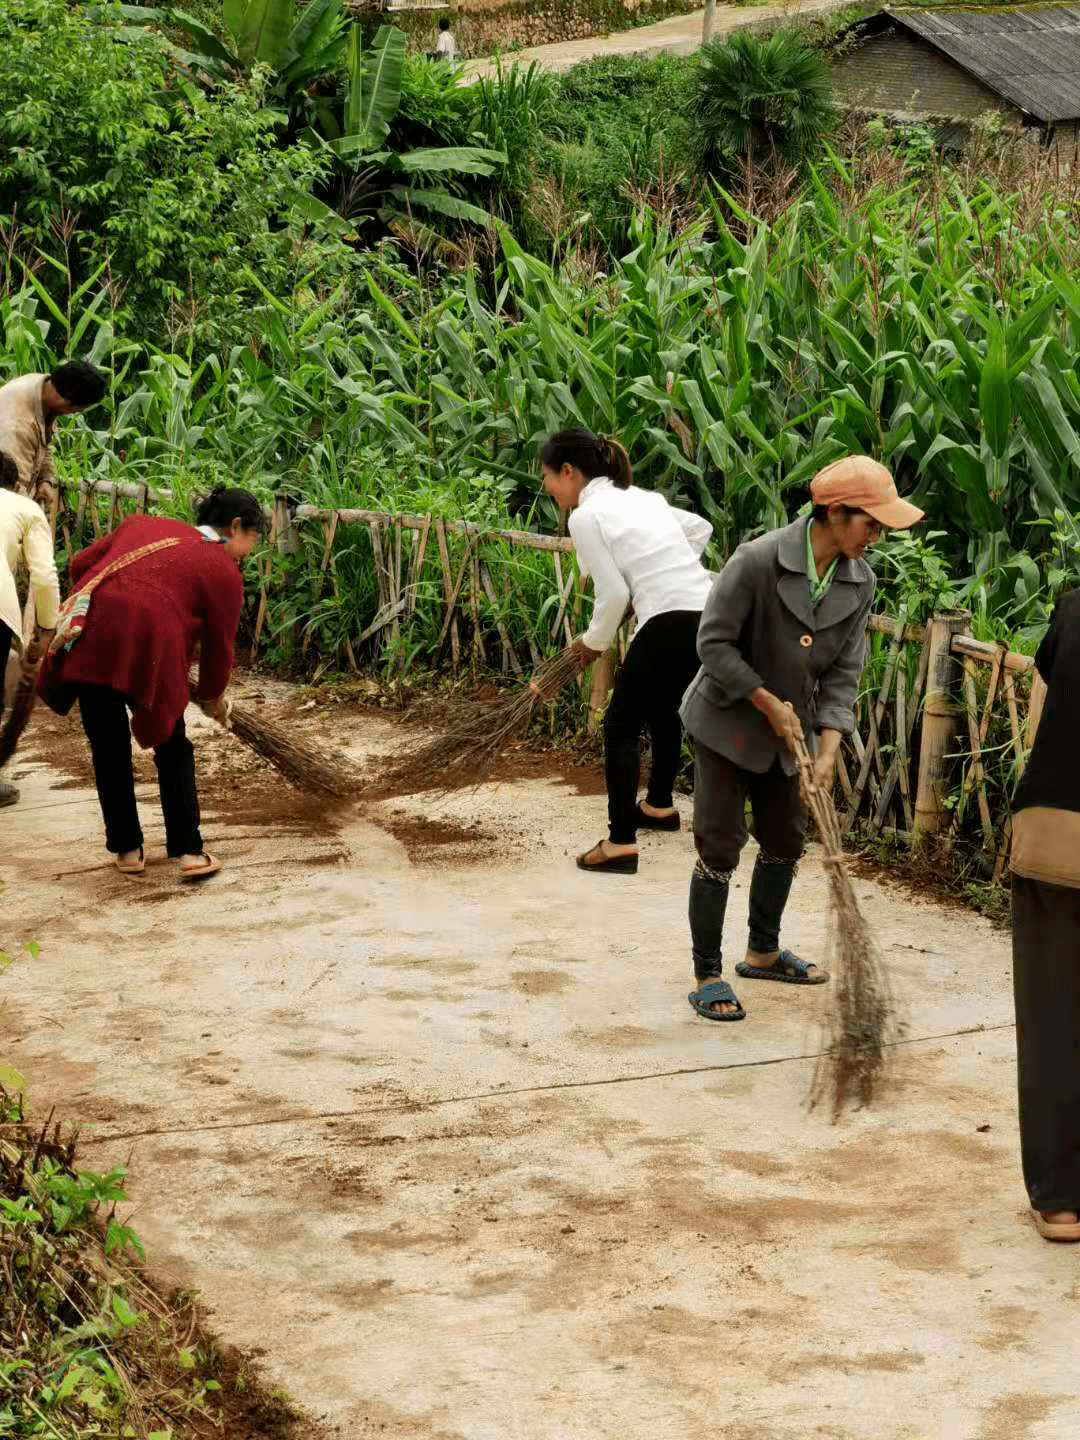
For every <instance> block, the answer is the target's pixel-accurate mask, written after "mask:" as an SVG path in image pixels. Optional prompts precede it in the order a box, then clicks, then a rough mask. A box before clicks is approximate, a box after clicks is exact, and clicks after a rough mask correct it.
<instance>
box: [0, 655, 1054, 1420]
mask: <svg viewBox="0 0 1080 1440" xmlns="http://www.w3.org/2000/svg"><path fill="white" fill-rule="evenodd" d="M252 688H253V687H252V686H251V685H247V686H245V685H244V684H241V685H240V687H239V689H240V698H241V699H243V700H246V701H248V702H249V703H253V704H257V703H258V700H259V697H258V696H253V695H252V694H251V690H252ZM263 688H264V690H265V694H266V696H267V697H268V698H267V700H266V712H265V713H267V714H268V715H269V716H270V718H272V719H277V720H284V721H285V723H289V724H295V725H296V726H297V727H298V729H299V733H301V734H303V735H304V736H305V737H306V738H308V739H312V740H316V739H318V738H319V737H320V736H321V737H323V738H324V739H325V740H326V741H327V742H332V743H340V744H341V745H342V746H344V747H345V748H346V749H347V750H348V751H349V753H351V754H352V755H353V756H355V757H356V759H357V762H358V764H361V765H367V766H368V767H369V770H370V772H371V773H373V774H374V773H376V772H377V771H378V770H379V769H380V768H381V767H383V766H385V765H386V764H387V763H388V762H389V760H390V759H391V757H393V758H396V757H398V756H399V755H400V753H401V750H402V747H403V744H404V743H405V740H406V738H407V736H408V732H407V731H406V729H405V727H403V725H402V724H401V723H400V722H398V721H395V720H394V719H393V718H390V717H388V716H385V715H379V714H363V713H360V712H357V711H350V710H348V708H347V707H345V706H342V707H337V708H331V709H330V710H328V711H326V712H323V711H318V712H300V713H299V714H296V715H295V716H294V718H292V719H289V718H288V712H287V710H286V708H285V707H286V700H287V696H286V692H285V691H284V689H283V687H268V688H267V687H263ZM192 725H193V727H194V728H197V729H198V732H199V733H198V744H199V754H200V763H201V765H202V768H203V799H204V811H205V826H204V828H205V831H206V836H207V841H208V843H209V845H210V847H211V849H213V850H215V851H216V852H218V853H220V854H221V856H222V858H223V859H224V861H225V862H226V869H225V870H224V872H223V873H222V875H221V876H219V877H217V878H216V879H214V880H213V881H211V882H210V883H209V885H208V886H207V887H206V888H205V889H181V888H180V887H179V886H178V885H177V884H176V883H175V881H174V879H173V876H172V871H171V868H170V867H168V866H167V865H166V864H165V863H164V861H163V860H161V859H160V856H161V830H160V822H159V820H158V818H157V815H156V811H155V809H154V808H153V807H152V806H151V805H149V804H147V806H146V807H145V810H146V818H147V819H148V820H149V821H150V824H149V825H148V827H147V828H148V842H149V846H148V848H149V853H150V860H151V864H150V865H149V868H148V872H147V874H146V876H145V877H143V878H142V879H141V880H136V881H131V880H125V879H124V878H123V877H121V876H119V875H118V874H116V872H115V871H113V870H111V869H110V868H109V867H108V866H107V864H105V863H104V856H103V854H102V852H101V851H99V850H98V849H97V842H98V831H99V824H100V822H99V819H98V816H97V813H96V808H95V804H94V800H93V795H92V792H91V791H90V789H89V788H88V784H87V771H86V762H85V754H84V747H83V742H82V740H81V737H80V736H79V735H78V734H77V732H76V729H75V726H74V725H67V724H66V723H65V722H59V721H56V720H55V718H54V717H44V718H43V717H37V718H35V722H34V725H33V726H32V728H31V732H30V735H29V736H28V742H29V743H28V749H27V751H26V752H25V755H24V756H23V757H21V758H20V760H19V761H18V762H17V763H16V767H15V769H16V778H18V779H19V781H20V783H21V785H22V787H23V800H22V803H21V804H20V805H19V806H18V807H16V808H15V809H13V810H9V811H6V812H5V814H4V817H3V826H4V837H5V843H4V847H3V857H2V861H0V879H2V881H3V884H4V890H3V920H2V927H0V947H2V948H4V949H6V950H8V951H9V952H11V953H14V954H16V955H17V956H18V958H17V959H16V960H15V961H14V963H13V964H11V965H10V966H8V967H7V969H6V970H5V971H4V972H3V976H2V979H0V985H2V990H0V1004H2V1006H3V1008H2V1010H0V1026H2V1029H3V1037H4V1038H3V1046H2V1056H3V1059H4V1060H5V1061H10V1062H11V1063H14V1064H16V1065H17V1066H18V1067H19V1069H20V1070H22V1072H23V1073H24V1074H25V1075H26V1077H27V1080H28V1083H29V1085H30V1089H31V1092H32V1096H33V1100H34V1103H35V1106H36V1107H37V1108H38V1109H39V1110H43V1109H45V1108H46V1107H48V1106H51V1105H55V1106H56V1107H57V1110H58V1113H59V1114H61V1115H64V1116H66V1117H68V1118H69V1119H71V1120H75V1121H79V1122H81V1123H83V1125H84V1126H85V1127H86V1129H85V1132H84V1144H83V1150H82V1159H83V1163H84V1164H85V1165H87V1166H89V1167H90V1168H94V1169H103V1168H105V1167H106V1166H108V1165H111V1164H114V1163H124V1162H125V1161H127V1160H128V1158H129V1156H130V1157H131V1169H132V1175H131V1185H130V1189H131V1194H132V1197H133V1200H134V1218H133V1223H134V1225H135V1226H136V1227H137V1229H138V1230H139V1231H140V1233H141V1234H142V1235H143V1237H144V1238H145V1240H146V1243H147V1247H148V1250H149V1253H150V1255H151V1257H152V1261H153V1266H154V1268H155V1270H156V1271H157V1273H158V1274H159V1275H163V1276H164V1277H165V1278H166V1279H171V1280H174V1281H176V1282H178V1283H182V1284H185V1285H190V1286H194V1287H196V1288H198V1289H199V1290H200V1291H201V1292H202V1294H203V1296H204V1297H205V1299H206V1301H207V1303H208V1305H209V1306H210V1309H211V1318H212V1322H213V1324H214V1325H215V1326H216V1328H218V1329H219V1330H220V1331H221V1333H222V1334H223V1335H224V1336H225V1337H226V1338H228V1339H230V1340H232V1341H234V1342H236V1343H238V1344H241V1345H245V1346H248V1347H251V1348H252V1349H254V1350H255V1351H256V1352H257V1353H258V1354H260V1355H261V1357H262V1362H263V1364H264V1365H265V1367H266V1369H267V1371H268V1374H269V1377H270V1378H271V1379H272V1380H273V1381H276V1382H277V1383H280V1384H281V1385H283V1386H285V1387H287V1388H288V1389H289V1390H290V1391H291V1392H292V1394H293V1395H294V1397H295V1398H296V1399H297V1400H298V1401H299V1402H301V1403H302V1404H303V1405H305V1406H307V1407H309V1408H310V1410H311V1411H312V1413H313V1414H315V1415H316V1416H318V1417H321V1420H320V1433H322V1432H323V1431H324V1432H325V1433H326V1434H330V1435H339V1436H343V1437H346V1440H367V1437H374V1436H379V1437H385V1440H396V1437H425V1440H569V1437H575V1440H576V1437H588V1440H592V1437H608V1436H618V1437H620V1440H654V1437H669V1436H670V1437H677V1440H699V1437H701V1440H704V1437H710V1440H712V1437H715V1436H716V1435H717V1434H719V1435H722V1436H724V1437H726V1440H805V1437H808V1436H812V1437H828V1440H883V1437H884V1440H894V1437H895V1440H938V1437H941V1440H1017V1437H1024V1440H1051V1437H1054V1440H1058V1437H1060V1440H1065V1437H1073V1436H1075V1435H1076V1434H1077V1433H1078V1431H1080V1394H1078V1389H1080V1387H1078V1382H1077V1378H1076V1377H1077V1366H1076V1361H1075V1338H1074V1337H1075V1335H1076V1327H1077V1320H1078V1305H1080V1269H1078V1261H1080V1256H1078V1255H1077V1254H1076V1253H1075V1251H1070V1250H1069V1249H1068V1248H1066V1247H1057V1248H1055V1247H1052V1246H1049V1245H1047V1244H1045V1243H1044V1242H1042V1241H1040V1240H1038V1239H1037V1237H1036V1236H1035V1235H1034V1233H1033V1231H1032V1230H1031V1228H1030V1226H1029V1224H1028V1222H1027V1220H1026V1218H1025V1213H1024V1198H1023V1193H1022V1189H1021V1182H1020V1176H1019V1173H1018V1164H1017V1159H1016V1152H1017V1136H1016V1125H1015V1106H1014V1097H1013V1082H1014V1064H1013V1031H1012V1010H1011V1001H1010V991H1009V967H1008V940H1007V936H1006V935H1004V934H1002V933H1000V932H996V931H994V930H993V929H992V928H991V927H990V926H989V925H988V924H987V923H986V922H984V921H982V920H980V919H979V918H976V917H973V916H972V915H970V914H968V913H966V912H964V911H961V910H944V909H941V908H938V907H935V906H933V905H931V904H927V903H921V902H919V901H917V900H913V899H912V898H910V897H908V896H906V895H904V894H902V893H899V892H896V891H893V890H888V889H884V888H882V887H880V886H878V885H876V884H873V883H870V882H868V881H865V880H861V879H860V880H858V881H857V882H856V886H857V889H858V891H859V899H860V903H861V905H862V906H863V909H864V911H865V913H866V914H867V915H868V917H870V918H872V921H873V924H874V926H875V928H876V931H877V933H878V935H879V937H880V940H881V943H882V948H883V952H884V954H885V956H886V959H887V961H888V963H889V966H890V969H891V972H892V979H893V982H894V984H895V987H896V991H897V994H898V996H899V998H900V1000H901V1003H902V1005H903V1009H904V1018H905V1019H906V1021H907V1026H908V1028H907V1035H906V1037H905V1040H904V1042H903V1043H902V1044H901V1045H900V1046H899V1047H898V1048H897V1049H896V1065H895V1072H894V1076H893V1082H892V1083H893V1089H892V1091H891V1093H890V1094H889V1095H888V1096H887V1098H886V1101H885V1102H884V1103H883V1104H882V1105H881V1106H880V1107H878V1108H875V1109H874V1110H873V1111H870V1112H860V1113H859V1114H857V1115H855V1116H854V1117H853V1118H851V1119H849V1120H846V1121H845V1122H844V1123H843V1124H842V1125H840V1126H838V1127H835V1128H834V1127H832V1126H830V1124H829V1123H828V1119H827V1117H826V1116H824V1115H821V1114H818V1113H816V1112H815V1113H814V1114H810V1115H808V1114H807V1113H806V1111H805V1109H804V1103H803V1102H804V1099H805V1096H806V1093H807V1088H808V1084H809V1080H810V1076H811V1073H812V1069H813V1059H812V1058H808V1057H809V1055H810V1052H811V1051H812V1049H813V1044H814V1039H815V1033H816V1031H815V1026H814V1024H813V1017H814V1014H815V1011H816V1007H817V1006H818V1005H819V1004H821V1003H822V997H823V991H815V990H809V991H801V990H798V989H795V988H793V987H789V986H784V985H768V984H761V983H758V984H756V985H755V984H754V983H753V982H749V983H748V982H742V984H741V985H740V986H739V994H740V997H741V998H742V1000H743V1002H744V1003H745V1005H746V1006H747V1009H748V1011H749V1017H748V1019H747V1020H746V1021H745V1022H743V1023H741V1024H735V1025H732V1024H724V1025H720V1024H712V1025H710V1024H709V1023H707V1022H705V1021H703V1020H699V1019H697V1018H695V1017H694V1016H693V1014H692V1013H691V1011H690V1009H689V1007H688V1006H687V1004H686V1001H685V993H686V990H687V989H688V960H687V935H686V922H685V902H686V884H687V877H688V874H689V870H690V867H691V856H692V849H691V842H690V839H689V836H688V835H687V834H686V832H685V831H684V832H683V833H682V834H681V835H676V836H656V837H653V836H649V837H645V839H644V843H643V859H642V866H641V871H640V873H639V874H638V876H637V877H636V878H628V877H596V876H587V875H583V874H581V873H580V872H578V871H577V870H576V869H575V868H574V864H573V855H574V853H575V851H576V850H578V849H580V848H583V847H584V846H585V845H587V844H589V843H591V842H592V841H594V840H595V839H596V836H597V835H598V834H599V833H600V831H601V829H602V811H603V803H602V800H601V798H600V797H599V796H597V795H596V794H585V793H580V789H581V787H575V785H573V784H572V783H568V781H567V778H565V777H562V778H561V777H560V776H559V775H558V773H557V770H556V769H552V770H551V772H550V774H548V775H547V778H545V776H544V773H543V769H542V767H540V766H538V765H536V764H532V765H531V766H529V767H525V768H528V770H529V775H528V778H524V779H522V780H521V781H520V782H519V783H517V784H514V785H512V786H511V785H507V784H501V785H495V784H489V785H484V786H482V787H480V788H478V789H476V790H475V791H471V792H468V793H458V794H455V795H451V796H448V797H443V798H441V799H439V800H438V801H437V802H432V803H431V808H430V809H429V808H427V806H426V805H425V801H424V800H423V798H422V797H407V798H399V799H396V800H395V799H389V800H383V801H379V802H377V803H376V802H374V801H371V802H369V803H368V804H367V806H366V807H363V806H362V807H360V808H354V809H351V810H345V811H342V812H338V813H336V814H335V813H332V812H328V811H327V810H326V808H325V806H323V805H321V804H320V803H318V802H312V801H309V800H303V799H297V797H295V795H294V794H293V793H292V792H290V791H289V790H288V789H287V787H285V786H284V785H282V784H281V783H280V782H278V781H277V780H276V779H275V778H274V776H273V775H272V774H270V773H268V772H266V771H265V770H263V769H261V768H259V766H258V764H257V763H256V762H255V761H253V759H252V757H251V756H250V754H248V753H247V752H245V751H243V750H242V749H241V748H240V747H239V746H238V744H237V742H236V741H235V740H234V739H233V738H231V737H228V736H225V735H222V734H220V733H217V732H215V730H214V728H213V727H212V726H211V724H210V722H208V721H207V722H204V721H203V719H202V717H200V716H198V715H195V716H193V717H192ZM139 773H140V787H141V790H143V791H145V793H147V794H149V793H150V791H151V787H150V785H149V783H148V782H149V779H150V777H151V776H152V767H150V766H149V765H148V763H147V760H146V758H145V757H143V758H142V759H141V760H140V772H139ZM583 773H584V774H585V778H586V779H590V780H591V781H593V782H595V776H594V775H588V774H587V773H586V772H583ZM570 779H571V780H572V779H573V775H571V776H570ZM585 788H589V787H588V786H586V787H585ZM591 788H592V789H594V790H595V788H596V786H595V783H593V784H592V787H591ZM680 805H684V802H680ZM684 813H685V810H684ZM751 859H752V857H750V856H748V857H747V858H746V861H745V863H744V867H743V868H742V870H741V871H740V873H739V875H738V876H737V877H736V882H735V883H736V888H735V890H734V895H733V905H732V910H733V912H734V917H733V918H734V921H735V929H736V930H738V928H739V924H740V922H741V918H742V915H741V913H740V912H744V910H745V897H746V881H747V875H748V869H747V867H748V865H749V864H750V862H751ZM825 905H826V886H825V881H824V877H823V873H822V868H821V866H820V864H819V863H818V862H817V860H816V859H815V858H814V856H813V853H811V856H810V857H809V858H808V859H807V861H806V862H805V863H804V865H803V867H802V871H801V874H800V876H799V879H798V881H797V886H796V889H795V891H794V895H793V901H792V906H791V912H790V927H789V929H788V932H787V935H786V939H787V941H788V943H790V944H791V945H792V946H793V947H794V948H796V949H799V950H801V951H802V952H803V953H804V954H805V955H806V956H808V957H809V958H811V959H816V958H818V956H819V954H820V947H821V945H822V921H823V916H824V913H825ZM30 940H33V941H36V942H37V943H38V944H39V945H40V947H41V950H40V954H38V955H37V956H36V957H31V955H30V954H28V953H24V952H22V951H21V950H20V949H19V947H20V945H21V943H22V942H24V941H30ZM732 958H737V957H735V956H734V955H733V956H732ZM313 1433H314V1432H313Z"/></svg>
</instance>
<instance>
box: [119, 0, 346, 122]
mask: <svg viewBox="0 0 1080 1440" xmlns="http://www.w3.org/2000/svg"><path fill="white" fill-rule="evenodd" d="M120 13H121V15H122V16H123V17H124V19H125V20H127V22H128V24H129V25H130V26H133V27H143V26H147V25H154V26H157V27H159V28H162V29H164V28H169V29H172V30H179V31H180V32H181V34H182V35H184V36H185V38H186V41H187V45H186V46H180V45H172V44H171V45H170V49H171V51H172V54H173V58H174V59H175V60H176V62H177V64H179V65H182V66H183V67H184V68H185V69H187V70H189V71H191V72H192V73H193V74H195V75H196V76H199V77H201V78H204V79H205V80H206V81H208V82H209V83H210V84H212V85H216V84H222V83H226V82H228V81H231V80H236V79H237V78H239V77H240V76H243V75H246V74H249V73H250V71H251V69H252V67H253V66H255V65H257V64H258V65H265V66H267V68H268V69H269V71H270V84H269V91H268V96H269V99H270V100H271V101H275V102H277V103H278V104H280V105H281V106H282V107H284V108H285V109H286V110H288V111H289V112H290V114H292V115H294V116H295V115H296V114H297V113H299V114H300V115H301V116H302V117H303V118H304V119H306V120H307V122H308V123H312V122H313V121H314V120H316V119H318V120H320V121H322V120H324V119H325V120H327V121H328V122H329V123H333V122H332V120H331V111H330V106H329V104H328V103H327V102H322V103H320V102H319V101H318V100H317V99H313V98H312V97H310V96H309V95H308V93H307V92H308V89H309V87H310V86H311V84H312V82H313V81H314V80H317V79H318V78H319V77H320V76H322V75H327V74H331V73H333V72H334V71H336V70H337V68H338V66H339V65H340V62H341V55H342V51H343V48H344V42H345V30H346V25H347V23H348V21H347V16H346V12H345V8H344V5H343V3H342V0H310V4H308V5H305V6H304V8H303V9H302V10H300V11H299V13H298V12H297V7H296V4H295V0H224V4H223V7H222V21H223V24H224V28H225V31H226V32H227V34H228V36H229V39H230V41H231V44H228V43H226V42H225V41H223V40H221V39H220V38H219V37H218V36H217V35H216V34H215V33H214V31H213V30H212V29H211V28H210V27H209V26H208V25H206V24H204V23H203V22H202V21H201V20H199V19H198V18H197V17H196V16H194V15H191V14H189V13H188V12H187V11H186V10H184V9H182V8H179V7H177V6H174V5H164V6H143V5H121V6H120Z"/></svg>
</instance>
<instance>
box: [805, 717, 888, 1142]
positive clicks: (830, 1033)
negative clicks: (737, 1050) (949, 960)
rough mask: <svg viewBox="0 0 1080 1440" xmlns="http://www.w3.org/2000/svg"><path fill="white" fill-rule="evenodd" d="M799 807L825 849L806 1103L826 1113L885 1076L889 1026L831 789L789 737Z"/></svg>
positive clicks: (867, 1096)
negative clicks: (821, 980) (818, 1048)
mask: <svg viewBox="0 0 1080 1440" xmlns="http://www.w3.org/2000/svg"><path fill="white" fill-rule="evenodd" d="M789 743H790V746H791V751H792V753H793V755H794V757H795V760H796V762H797V764H798V767H799V783H800V787H801V789H802V793H803V799H804V801H805V803H806V806H807V809H808V810H809V811H810V813H811V814H812V815H813V817H814V820H815V822H816V824H817V828H818V834H819V836H820V837H821V843H822V845H823V847H824V849H825V873H826V875H827V876H828V885H829V920H828V940H827V952H828V955H829V969H830V971H831V972H832V982H833V983H832V986H831V987H830V994H829V1003H828V1004H827V1005H826V1008H825V1012H824V1016H823V1019H822V1030H823V1040H824V1044H823V1047H822V1054H821V1056H820V1058H819V1059H818V1062H817V1065H816V1066H815V1069H814V1077H813V1080H812V1081H811V1085H810V1105H811V1108H813V1107H814V1106H816V1105H819V1104H827V1105H828V1107H829V1110H830V1112H831V1115H832V1118H833V1120H834V1121H835V1120H838V1119H839V1118H840V1116H841V1114H842V1113H843V1111H844V1110H845V1109H846V1108H847V1106H849V1105H855V1106H862V1105H869V1104H870V1102H871V1101H872V1100H873V1099H874V1097H875V1095H876V1094H877V1093H878V1092H879V1090H880V1088H881V1085H882V1083H883V1081H884V1077H885V1067H886V1059H887V1054H888V1048H887V1047H888V1044H889V1041H890V1040H891V1039H892V1038H893V1037H894V1035H895V1032H896V1022H895V1009H894V1003H893V996H892V990H891V987H890V985H889V979H888V974H887V972H886V970H885V964H884V961H883V959H882V956H881V951H880V950H879V948H878V944H877V941H876V939H875V938H874V932H873V930H872V929H871V927H870V925H869V923H868V921H867V919H866V917H865V916H864V915H863V913H862V910H861V909H860V908H859V902H858V900H857V899H856V897H855V891H854V889H853V887H852V884H851V877H850V876H849V875H848V872H847V867H846V865H845V862H844V849H843V840H842V835H841V831H840V821H839V820H838V818H837V815H836V809H835V807H834V806H833V802H832V796H831V795H828V794H827V793H825V792H824V791H822V790H820V789H818V787H817V786H816V785H815V784H814V779H813V774H814V766H813V761H812V760H811V758H810V754H809V752H808V750H807V748H806V745H805V743H804V742H803V741H802V740H801V739H799V740H791V741H790V742H789Z"/></svg>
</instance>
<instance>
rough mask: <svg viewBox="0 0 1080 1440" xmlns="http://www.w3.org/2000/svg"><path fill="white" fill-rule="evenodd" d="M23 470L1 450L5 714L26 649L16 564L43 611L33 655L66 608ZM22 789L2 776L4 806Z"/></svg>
mask: <svg viewBox="0 0 1080 1440" xmlns="http://www.w3.org/2000/svg"><path fill="white" fill-rule="evenodd" d="M18 481H19V471H18V467H17V466H16V464H15V461H14V460H13V459H12V458H11V456H10V455H8V454H6V453H5V452H4V451H2V450H0V713H2V712H3V709H4V688H3V687H4V672H5V670H6V668H7V662H8V655H9V654H10V652H11V650H12V649H13V648H15V649H21V648H22V610H21V608H20V605H19V595H18V591H17V590H16V588H15V569H16V567H17V565H18V564H19V561H20V560H21V561H22V562H23V563H24V564H25V565H26V568H27V570H28V571H29V572H30V590H31V593H32V594H33V597H34V604H35V609H36V613H37V623H38V627H39V630H38V633H37V634H36V635H35V636H34V637H33V639H32V640H31V642H30V646H29V650H30V655H29V657H28V658H30V659H33V656H34V652H35V650H37V649H41V648H43V647H44V645H45V644H46V643H47V642H48V639H49V638H50V636H51V634H52V627H53V626H54V625H55V624H56V615H57V611H58V610H59V608H60V582H59V580H58V579H57V576H56V559H55V557H54V555H53V538H52V531H51V530H50V529H49V522H48V520H47V519H46V518H45V512H44V511H43V510H42V508H41V506H40V505H37V504H35V503H34V501H33V500H31V499H30V498H29V497H28V496H26V495H19V494H17V493H16V490H15V487H16V485H17V484H18ZM18 798H19V792H18V790H17V789H16V787H15V786H14V785H9V784H8V783H7V782H6V781H3V780H0V805H14V804H15V802H16V801H17V800H18Z"/></svg>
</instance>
